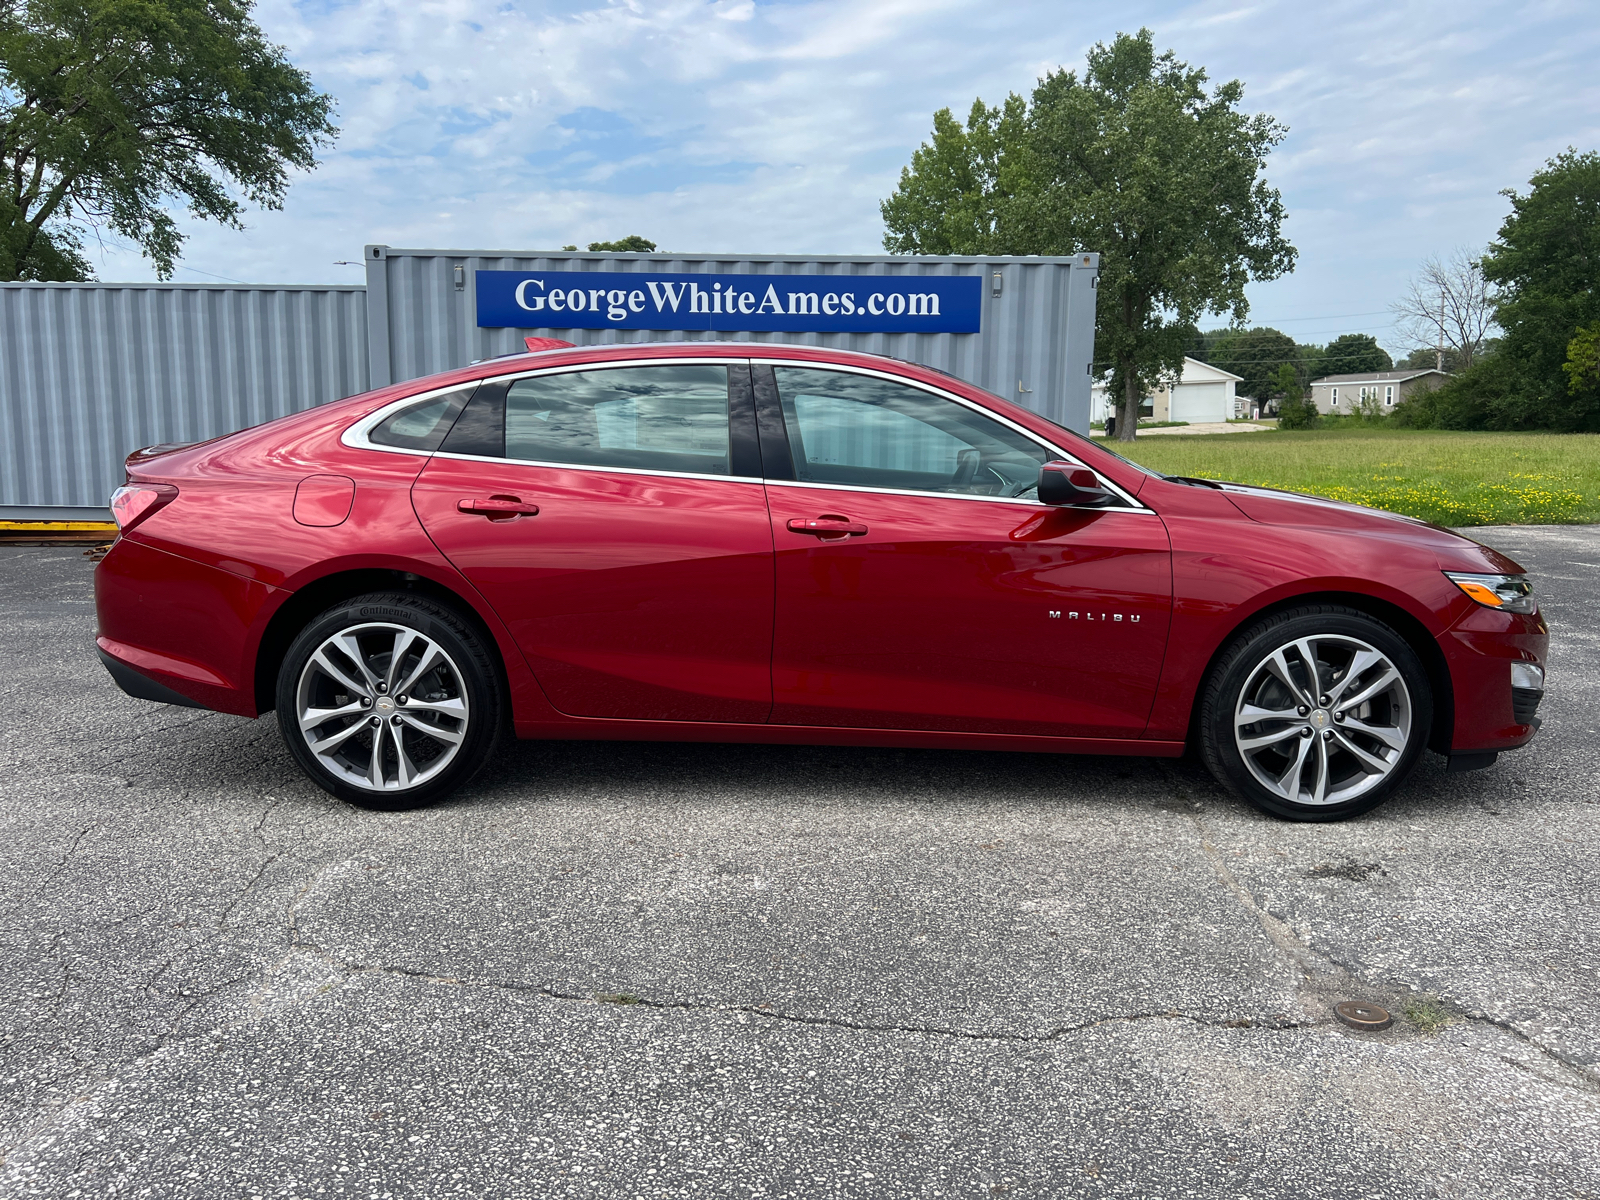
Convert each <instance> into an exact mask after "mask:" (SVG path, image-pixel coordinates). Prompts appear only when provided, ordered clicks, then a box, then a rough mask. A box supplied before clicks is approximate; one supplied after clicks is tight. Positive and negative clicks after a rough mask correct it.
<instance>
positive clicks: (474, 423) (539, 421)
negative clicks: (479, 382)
mask: <svg viewBox="0 0 1600 1200" xmlns="http://www.w3.org/2000/svg"><path fill="white" fill-rule="evenodd" d="M753 422H754V418H753V413H752V411H751V407H750V387H749V367H748V364H747V363H745V362H743V361H733V362H730V361H720V362H711V361H694V362H684V361H682V360H676V361H672V362H666V363H662V362H656V363H651V364H621V365H616V366H610V365H596V364H590V365H587V366H583V367H579V368H566V369H556V370H552V371H546V372H542V373H537V374H530V375H528V376H525V377H521V378H517V379H514V380H510V381H506V382H499V383H493V384H485V385H484V386H483V387H481V388H479V389H478V392H477V393H476V394H475V395H474V396H473V398H472V401H471V402H470V403H469V404H468V405H467V408H466V409H465V411H463V413H462V414H461V417H460V418H459V419H458V420H457V421H456V423H455V426H454V427H453V428H452V429H451V431H450V434H449V436H448V437H447V438H446V439H445V441H444V444H443V445H442V446H441V448H440V450H439V452H438V453H436V454H435V455H434V456H433V458H431V459H430V460H429V462H428V465H427V466H426V467H425V468H424V469H423V471H422V474H421V475H420V476H419V477H418V479H417V482H416V485H415V487H414V488H413V491H412V497H413V502H414V504H415V507H416V510H417V515H418V517H419V518H420V519H421V521H422V524H423V526H424V528H426V529H427V531H428V534H429V536H431V537H432V538H433V540H434V542H435V543H436V544H437V545H438V546H439V549H440V550H441V551H442V552H443V553H444V554H445V555H446V556H447V557H448V558H449V559H450V560H451V561H452V562H453V563H454V564H455V565H456V566H457V567H458V568H459V569H460V570H461V572H462V573H463V574H464V575H465V576H466V577H467V578H468V579H470V580H471V581H472V582H473V584H474V585H476V586H477V588H478V589H479V591H481V592H482V593H483V595H484V596H485V598H486V599H487V600H488V602H489V603H490V604H491V605H492V606H493V607H494V609H495V611H496V612H497V613H498V614H499V615H500V617H501V618H502V619H503V620H504V621H505V622H506V625H507V627H508V628H509V629H510V630H511V633H512V635H513V636H514V637H515V639H516V641H517V644H518V645H519V646H520V647H521V649H522V651H523V653H524V654H525V655H526V657H527V659H528V663H529V665H530V667H532V669H533V671H534V674H535V675H536V676H537V678H538V680H539V683H540V685H541V686H542V687H543V688H544V690H545V693H546V695H547V696H548V697H549V699H550V702H551V703H552V704H553V705H554V706H555V707H556V708H557V709H558V710H560V711H561V712H564V713H568V714H571V715H574V716H584V717H611V718H627V719H637V720H670V721H737V722H759V721H765V720H766V719H767V716H768V713H769V711H770V709H771V704H772V688H771V670H770V666H771V652H772V597H773V580H772V533H771V527H770V524H769V522H768V517H767V506H766V499H765V493H764V490H763V487H762V483H761V480H760V478H759V476H760V467H759V461H760V460H759V451H758V449H757V447H756V442H755V431H754V423H753Z"/></svg>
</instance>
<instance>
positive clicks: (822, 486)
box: [718, 476, 1155, 517]
mask: <svg viewBox="0 0 1600 1200" xmlns="http://www.w3.org/2000/svg"><path fill="white" fill-rule="evenodd" d="M718 478H725V476H718ZM764 482H765V483H766V485H767V486H768V487H789V488H811V489H813V490H816V491H822V492H866V493H869V494H871V495H874V496H916V497H918V498H921V499H928V500H977V501H981V502H982V503H984V504H1020V505H1021V506H1022V507H1024V508H1034V509H1062V510H1066V509H1071V510H1072V511H1073V512H1090V513H1135V514H1138V515H1141V516H1150V517H1153V516H1155V510H1154V509H1149V508H1145V507H1144V506H1143V505H1136V506H1134V507H1131V508H1122V507H1117V508H1091V507H1089V506H1088V505H1084V504H1041V503H1040V502H1039V501H1037V500H1024V499H1022V498H1021V497H1020V496H972V495H968V494H966V493H963V492H919V491H913V490H912V489H911V488H878V487H868V486H867V485H866V484H851V483H809V482H806V481H805V480H800V479H768V480H765V481H764ZM1105 482H1107V483H1110V482H1111V481H1110V480H1109V479H1108V480H1106V481H1105Z"/></svg>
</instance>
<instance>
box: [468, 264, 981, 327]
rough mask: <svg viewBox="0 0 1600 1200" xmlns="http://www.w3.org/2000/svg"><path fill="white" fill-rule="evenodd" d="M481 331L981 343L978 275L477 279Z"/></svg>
mask: <svg viewBox="0 0 1600 1200" xmlns="http://www.w3.org/2000/svg"><path fill="white" fill-rule="evenodd" d="M477 280H478V325H479V327H480V328H484V329H696V330H698V329H719V330H726V331H728V332H729V333H733V332H740V333H977V332H978V321H979V317H980V316H981V315H982V309H983V279H982V277H981V276H977V275H914V276H913V275H703V274H702V275H655V274H646V273H645V272H642V271H628V272H622V271H479V272H477Z"/></svg>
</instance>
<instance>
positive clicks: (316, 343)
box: [0, 283, 368, 519]
mask: <svg viewBox="0 0 1600 1200" xmlns="http://www.w3.org/2000/svg"><path fill="white" fill-rule="evenodd" d="M367 364H368V355H367V297H366V289H365V288H364V287H361V286H359V285H356V286H322V287H315V286H312V287H247V286H234V285H229V284H188V283H185V284H144V283H140V284H104V283H0V431H3V437H0V517H8V518H11V519H17V518H26V517H57V516H62V517H64V516H68V515H71V514H69V513H67V512H66V511H64V510H65V509H71V508H81V509H91V510H98V512H99V514H100V515H102V516H103V515H104V506H105V503H106V498H107V497H108V496H109V495H110V493H111V491H112V489H113V488H115V487H117V485H119V484H120V483H121V482H122V460H123V459H124V458H125V457H126V456H127V454H128V452H129V451H131V450H134V449H136V448H138V447H140V446H147V445H151V444H152V443H156V442H191V441H197V440H199V439H201V438H208V437H214V436H216V435H217V434H221V433H227V432H230V431H231V430H235V429H242V428H244V427H246V426H249V425H258V424H260V423H261V422H263V421H269V420H271V419H273V418H274V417H280V416H284V415H286V414H288V413H291V412H299V411H301V410H303V409H307V408H311V407H312V406H314V405H317V404H322V403H326V402H327V401H329V400H337V399H339V398H340V397H342V396H350V395H354V394H355V393H357V392H362V391H365V390H366V389H367V387H368V370H367ZM38 506H53V507H56V508H61V509H62V510H63V511H37V512H30V511H27V510H29V509H33V508H37V507H38ZM85 515H93V514H85Z"/></svg>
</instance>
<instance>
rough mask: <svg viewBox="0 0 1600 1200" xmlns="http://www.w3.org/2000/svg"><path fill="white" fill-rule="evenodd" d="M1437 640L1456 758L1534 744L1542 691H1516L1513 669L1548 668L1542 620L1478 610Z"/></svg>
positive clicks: (1547, 645) (1545, 628) (1547, 638)
mask: <svg viewBox="0 0 1600 1200" xmlns="http://www.w3.org/2000/svg"><path fill="white" fill-rule="evenodd" d="M1439 642H1440V647H1441V649H1443V651H1444V654H1445V659H1446V661H1447V663H1448V665H1449V668H1450V681H1451V685H1452V691H1453V693H1454V697H1453V698H1454V702H1455V721H1454V727H1453V729H1452V731H1451V737H1450V753H1451V755H1452V757H1454V756H1456V755H1462V756H1467V755H1478V754H1486V753H1498V752H1500V751H1504V750H1515V749H1516V748H1517V747H1519V746H1524V745H1526V744H1527V743H1528V742H1529V741H1530V740H1532V738H1533V735H1534V734H1535V733H1537V732H1538V729H1539V718H1538V715H1537V710H1538V707H1539V701H1540V700H1542V699H1543V698H1544V692H1543V691H1542V690H1538V691H1536V690H1534V689H1532V688H1521V687H1513V686H1512V678H1511V674H1512V671H1511V668H1512V664H1513V663H1530V664H1534V665H1536V666H1539V667H1541V668H1542V667H1543V666H1544V665H1545V662H1546V659H1547V658H1548V655H1549V651H1550V631H1549V627H1548V626H1547V625H1546V624H1545V622H1544V618H1543V617H1542V616H1540V615H1539V614H1537V613H1535V614H1533V615H1531V616H1520V615H1517V614H1513V613H1503V612H1495V611H1494V610H1492V609H1488V608H1477V609H1475V610H1473V611H1471V612H1469V613H1467V614H1466V616H1464V617H1463V618H1462V619H1461V620H1460V621H1458V622H1457V623H1456V624H1455V625H1454V626H1453V627H1452V628H1451V629H1450V630H1449V631H1448V632H1447V633H1445V635H1444V636H1443V637H1442V638H1440V639H1439ZM1490 761H1492V760H1490ZM1483 765H1487V763H1485V764H1483Z"/></svg>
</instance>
